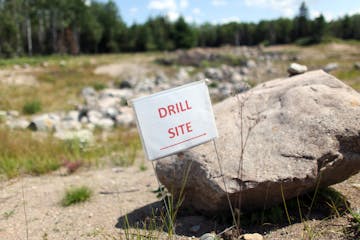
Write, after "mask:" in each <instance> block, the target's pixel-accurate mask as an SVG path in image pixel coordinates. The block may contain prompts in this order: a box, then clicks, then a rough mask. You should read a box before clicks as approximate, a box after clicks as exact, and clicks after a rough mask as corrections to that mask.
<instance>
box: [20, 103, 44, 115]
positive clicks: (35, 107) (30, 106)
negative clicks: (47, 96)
mask: <svg viewBox="0 0 360 240" xmlns="http://www.w3.org/2000/svg"><path fill="white" fill-rule="evenodd" d="M41 109H42V106H41V102H40V101H39V100H32V101H30V102H25V104H24V106H23V108H22V111H23V113H24V114H34V113H38V112H40V111H41Z"/></svg>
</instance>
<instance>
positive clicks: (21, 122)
mask: <svg viewBox="0 0 360 240" xmlns="http://www.w3.org/2000/svg"><path fill="white" fill-rule="evenodd" d="M0 120H1V119H0ZM5 124H6V126H7V127H8V128H10V129H25V128H27V127H28V126H29V124H30V122H29V121H28V120H26V119H22V118H17V119H8V120H6V122H5Z"/></svg>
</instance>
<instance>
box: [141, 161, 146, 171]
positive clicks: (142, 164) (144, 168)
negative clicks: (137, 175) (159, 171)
mask: <svg viewBox="0 0 360 240" xmlns="http://www.w3.org/2000/svg"><path fill="white" fill-rule="evenodd" d="M146 170H147V166H146V165H145V164H144V163H141V165H140V171H142V172H144V171H146Z"/></svg>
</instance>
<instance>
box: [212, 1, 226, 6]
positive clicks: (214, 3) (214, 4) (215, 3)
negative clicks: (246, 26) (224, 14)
mask: <svg viewBox="0 0 360 240" xmlns="http://www.w3.org/2000/svg"><path fill="white" fill-rule="evenodd" d="M211 4H212V5H213V6H226V5H227V4H228V2H227V1H226V0H212V1H211Z"/></svg>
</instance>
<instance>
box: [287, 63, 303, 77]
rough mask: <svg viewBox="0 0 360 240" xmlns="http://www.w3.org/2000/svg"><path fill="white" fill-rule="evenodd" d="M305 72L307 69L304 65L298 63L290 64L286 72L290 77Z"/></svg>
mask: <svg viewBox="0 0 360 240" xmlns="http://www.w3.org/2000/svg"><path fill="white" fill-rule="evenodd" d="M307 70H308V68H307V66H305V65H300V64H298V63H291V64H290V66H289V68H288V70H287V71H288V73H289V74H290V76H294V75H297V74H302V73H305V72H306V71H307Z"/></svg>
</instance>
